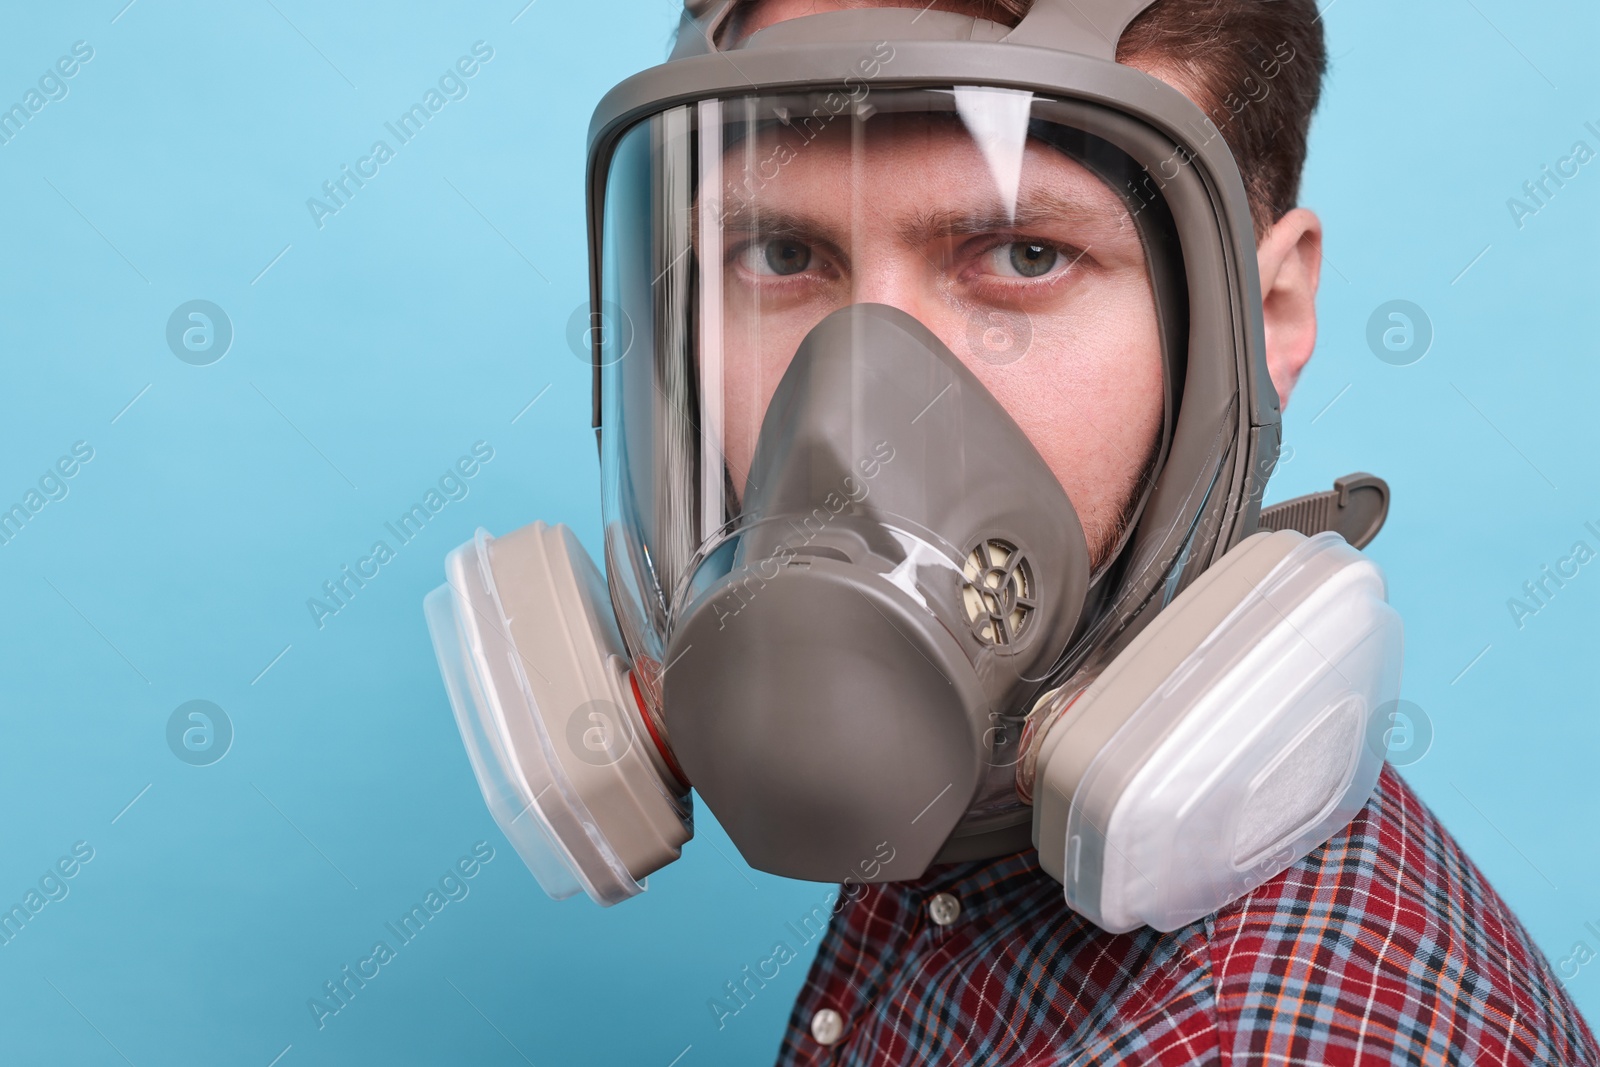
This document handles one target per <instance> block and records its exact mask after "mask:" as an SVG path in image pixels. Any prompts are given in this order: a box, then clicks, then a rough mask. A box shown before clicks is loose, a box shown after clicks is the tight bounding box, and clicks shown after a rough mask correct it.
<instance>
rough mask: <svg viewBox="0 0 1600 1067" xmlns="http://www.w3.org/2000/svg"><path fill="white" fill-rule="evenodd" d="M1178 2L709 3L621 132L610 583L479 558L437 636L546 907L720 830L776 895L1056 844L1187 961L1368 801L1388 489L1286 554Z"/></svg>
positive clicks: (608, 276)
mask: <svg viewBox="0 0 1600 1067" xmlns="http://www.w3.org/2000/svg"><path fill="white" fill-rule="evenodd" d="M1148 2H1149V0H1102V2H1099V3H1092V2H1089V0H1077V2H1070V0H1038V2H1036V3H1035V4H1034V7H1033V9H1032V11H1031V12H1030V13H1029V14H1028V16H1027V17H1025V18H1024V19H1023V20H1022V22H1021V23H1020V24H1019V25H1018V26H1016V27H1015V28H1008V27H1004V26H1000V25H997V24H993V23H989V22H985V21H982V20H978V19H974V18H970V17H966V16H957V15H953V14H950V13H948V12H937V11H928V10H924V11H921V12H919V11H918V10H916V9H909V10H908V9H893V8H885V9H852V10H849V11H843V12H835V13H829V14H818V15H810V16H806V17H803V18H798V19H795V20H792V21H790V22H784V23H779V24H777V25H774V26H771V27H769V28H766V29H762V30H760V31H759V32H755V33H752V34H749V35H748V36H742V35H740V34H739V33H737V32H735V31H734V30H733V29H731V28H730V26H729V23H728V20H729V17H730V14H731V13H732V11H733V8H734V7H735V5H732V4H729V3H725V2H716V0H713V2H695V3H691V4H690V5H689V9H688V11H686V13H685V16H684V21H683V25H682V28H681V30H680V35H679V41H678V46H677V50H676V52H675V54H674V56H673V58H672V59H671V60H670V61H669V62H667V63H666V64H664V65H662V66H660V67H657V68H654V69H652V70H649V71H645V72H644V73H642V74H639V75H637V76H635V77H633V78H631V79H629V80H627V81H625V82H623V83H622V84H621V85H619V86H618V87H617V88H616V89H614V90H612V92H611V93H610V94H608V95H607V96H606V98H605V99H604V100H603V101H602V102H601V104H600V106H599V108H598V110H597V112H596V115H595V119H594V122H593V125H592V128H591V136H590V162H589V190H590V193H589V202H590V213H589V222H590V262H591V279H590V280H591V307H592V308H593V309H594V315H593V317H592V322H593V325H594V328H593V329H592V330H591V331H590V340H591V341H592V342H593V343H592V349H591V354H592V359H593V365H594V374H595V379H594V388H595V408H594V418H595V427H596V432H597V436H598V441H599V446H600V457H601V480H602V489H603V497H602V502H603V518H604V534H603V537H604V545H603V548H604V564H605V574H604V576H603V577H602V574H601V572H600V569H599V568H598V567H597V566H596V565H595V563H594V562H593V561H592V559H591V558H590V556H589V555H588V554H587V553H586V551H585V550H584V548H583V547H582V546H581V545H580V544H579V543H578V540H577V538H576V537H575V536H574V535H573V533H572V532H571V530H570V529H568V528H567V527H565V526H560V525H555V526H549V525H546V524H544V523H542V522H535V523H533V524H532V525H530V526H527V527H524V528H522V529H520V530H517V531H514V532H512V533H509V534H507V535H505V536H502V537H492V536H490V535H489V534H488V533H486V532H484V531H482V530H480V531H479V532H478V534H477V536H476V537H475V538H474V539H473V540H472V541H471V542H469V543H468V544H466V545H463V546H462V547H460V548H458V549H456V550H455V551H454V552H452V553H451V554H450V555H449V557H448V558H447V560H446V564H445V571H446V582H445V584H444V585H442V586H440V587H439V588H438V589H436V590H435V591H434V592H433V593H431V594H430V595H429V596H428V597H427V600H426V603H425V611H426V615H427V619H428V624H429V628H430V630H431V632H432V635H433V641H434V647H435V651H436V653H437V655H438V658H439V663H440V666H441V669H442V672H443V674H444V678H445V682H446V688H447V690H448V692H449V695H450V700H451V703H452V706H453V707H454V710H455V715H456V719H457V723H458V725H459V726H460V729H461V734H462V737H463V740H464V742H465V744H466V748H467V752H468V755H469V757H470V758H471V762H472V765H473V768H474V770H475V772H476V774H477V777H478V781H479V784H480V786H481V787H482V790H483V794H484V797H485V800H486V801H487V802H488V805H489V808H490V810H491V812H492V813H493V815H494V817H495V819H496V821H497V822H498V823H499V825H500V827H501V829H502V830H503V831H504V832H505V834H506V836H507V837H508V838H509V840H510V841H511V842H512V844H513V845H514V846H515V847H516V849H517V851H518V853H519V854H520V855H521V856H522V858H523V859H524V861H525V862H526V863H527V865H528V867H529V868H530V869H531V870H532V871H533V873H534V875H535V876H536V877H537V879H538V881H539V883H540V885H541V886H542V887H543V888H544V889H545V890H546V891H547V892H548V893H549V894H550V895H551V896H554V897H557V898H561V897H565V896H569V895H571V894H574V893H577V892H579V891H582V892H584V893H586V894H587V895H588V896H589V897H591V898H592V899H594V900H595V901H597V902H599V903H601V904H613V903H616V902H618V901H620V900H624V899H626V898H628V897H630V896H632V895H634V894H636V893H638V892H640V891H641V890H642V889H643V888H644V887H645V880H646V876H647V875H649V874H650V873H652V872H654V871H656V870H659V869H660V868H662V867H663V866H665V865H667V864H669V863H671V862H672V861H673V860H675V859H676V858H678V856H679V854H680V850H681V849H682V847H683V845H684V843H685V842H686V841H687V840H688V839H689V837H690V836H691V835H692V832H693V818H692V810H693V809H692V800H691V790H693V791H695V792H698V793H699V794H700V798H701V800H702V801H703V802H704V803H705V804H706V805H707V806H708V807H709V808H710V809H711V811H712V812H713V813H714V814H715V815H716V817H717V819H718V820H719V822H720V823H721V825H722V826H723V827H724V828H725V829H726V831H727V832H728V835H729V837H730V838H731V840H732V841H733V843H734V844H735V845H736V846H737V847H738V849H739V851H740V853H741V854H742V855H743V856H744V858H745V859H746V860H747V861H748V862H749V863H750V864H751V865H752V866H754V867H756V868H758V869H760V870H764V871H768V872H772V873H775V874H780V875H785V876H788V877H794V878H801V879H810V880H817V881H852V882H884V881H897V880H906V879H914V878H917V877H919V876H921V875H922V874H923V873H924V871H926V870H927V869H928V867H929V866H930V865H932V864H936V863H945V862H953V861H958V860H966V859H977V858H982V857H987V856H998V855H1004V854H1007V853H1009V852H1015V851H1019V850H1021V849H1026V848H1029V847H1033V848H1036V849H1037V850H1038V854H1039V857H1040V861H1041V864H1042V866H1043V867H1044V869H1045V870H1046V871H1048V872H1049V873H1050V874H1051V875H1052V876H1053V877H1055V878H1057V879H1058V880H1060V881H1061V882H1062V885H1063V887H1064V893H1065V899H1066V902H1067V904H1068V905H1069V906H1071V907H1072V908H1073V909H1075V910H1076V911H1078V912H1080V913H1082V914H1083V915H1084V916H1086V917H1087V918H1089V919H1090V920H1092V921H1094V922H1095V923H1097V924H1099V925H1100V926H1102V927H1104V928H1105V929H1107V930H1111V931H1114V932H1121V931H1126V930H1131V929H1134V928H1136V927H1138V926H1141V925H1151V926H1154V927H1157V928H1159V929H1164V930H1170V929H1175V928H1176V927H1178V926H1180V925H1183V924H1185V923H1188V922H1192V921H1194V920H1195V919H1197V918H1199V917H1201V916H1203V915H1206V914H1209V913H1210V912H1213V911H1215V910H1216V909H1218V908H1220V907H1221V906H1223V905H1224V904H1226V903H1228V902H1229V901H1231V900H1234V899H1236V898H1238V897H1239V896H1241V895H1243V894H1245V893H1248V892H1250V891H1251V890H1252V889H1254V888H1255V887H1256V886H1258V885H1260V884H1261V883H1262V882H1263V881H1265V880H1267V879H1269V878H1271V877H1273V876H1274V875H1276V874H1278V873H1279V872H1281V871H1282V870H1284V869H1285V868H1286V867H1287V866H1288V865H1290V864H1292V863H1294V862H1296V861H1297V860H1299V859H1300V858H1302V857H1303V856H1305V855H1306V854H1307V853H1308V852H1310V851H1311V850H1312V849H1314V848H1316V847H1318V846H1319V845H1321V844H1323V843H1324V842H1326V841H1327V840H1328V839H1329V838H1330V837H1331V836H1332V835H1334V834H1335V833H1337V832H1338V831H1339V830H1340V829H1341V828H1342V827H1344V826H1345V825H1346V824H1347V823H1348V822H1349V821H1350V819H1352V818H1353V817H1354V816H1355V814H1356V812H1357V811H1359V809H1360V808H1361V807H1362V805H1363V804H1365V802H1366V800H1367V798H1368V797H1369V796H1370V795H1371V792H1372V789H1373V787H1374V785H1375V783H1376V781H1377V776H1378V773H1379V771H1380V769H1381V766H1382V762H1383V755H1384V751H1383V746H1382V744H1381V743H1376V744H1375V743H1374V742H1373V740H1372V739H1373V738H1375V737H1377V738H1381V737H1383V736H1384V735H1383V733H1382V730H1381V725H1382V722H1383V721H1384V720H1383V717H1384V715H1385V713H1386V711H1387V710H1388V709H1387V708H1386V705H1389V704H1391V703H1392V702H1393V701H1394V700H1396V699H1397V697H1398V695H1399V683H1400V662H1401V626H1400V621H1399V618H1398V616H1397V615H1396V614H1395V612H1394V611H1393V610H1392V609H1391V608H1390V607H1389V605H1388V604H1387V601H1386V592H1385V585H1384V580H1383V576H1382V574H1381V573H1380V571H1379V569H1378V568H1377V566H1376V565H1375V564H1374V563H1373V562H1372V561H1371V560H1369V559H1368V558H1366V557H1365V556H1364V555H1362V553H1361V552H1360V551H1359V548H1360V547H1362V546H1363V545H1365V544H1366V542H1367V541H1368V540H1370V539H1371V537H1372V536H1373V535H1375V534H1376V532H1377V529H1378V527H1379V526H1380V525H1381V524H1382V521H1383V518H1384V514H1385V512H1386V509H1387V502H1388V491H1387V488H1386V487H1385V486H1384V485H1383V483H1382V482H1381V481H1380V480H1378V479H1376V478H1373V477H1371V476H1368V475H1354V476H1351V477H1349V478H1346V479H1342V480H1341V481H1340V482H1338V483H1336V486H1335V489H1334V490H1333V491H1332V492H1329V493H1322V494H1314V495H1313V496H1311V497H1304V498H1300V499H1298V500H1295V501H1290V502H1288V503H1286V504H1282V505H1278V506H1276V507H1274V508H1270V509H1267V510H1266V511H1263V510H1262V509H1261V506H1260V504H1261V497H1262V493H1263V490H1264V487H1265V484H1266V481H1267V478H1268V476H1269V475H1270V473H1271V471H1272V467H1273V465H1274V462H1275V460H1276V456H1277V452H1278V440H1279V419H1278V408H1277V397H1276V394H1275V392H1274V390H1273V388H1272V384H1271V382H1270V381H1269V379H1268V377H1267V372H1266V366H1265V357H1264V353H1263V345H1264V343H1263V336H1262V323H1261V295H1260V287H1259V281H1258V279H1257V278H1256V274H1255V248H1254V239H1253V230H1252V226H1251V219H1250V214H1249V208H1248V204H1247V202H1246V198H1245V194H1244V189H1243V185H1242V183H1241V180H1240V177H1239V173H1238V170H1237V168H1236V166H1235V164H1234V162H1233V160H1232V158H1231V157H1230V156H1229V155H1228V152H1227V150H1226V148H1225V146H1224V145H1223V142H1222V140H1221V137H1220V136H1219V134H1218V131H1217V129H1216V127H1215V125H1213V124H1211V122H1210V120H1209V119H1208V118H1207V117H1206V116H1205V115H1204V114H1203V113H1202V112H1201V111H1200V110H1199V109H1198V108H1197V107H1196V106H1195V105H1194V104H1193V103H1191V102H1190V101H1189V100H1187V99H1186V98H1185V97H1184V96H1183V95H1182V94H1180V93H1178V92H1177V91H1176V90H1174V89H1172V88H1170V87H1168V86H1166V85H1163V84H1162V83H1160V82H1158V81H1156V80H1155V79H1152V78H1150V77H1149V76H1147V75H1145V74H1142V73H1140V72H1138V71H1135V70H1132V69H1130V68H1128V67H1124V66H1120V65H1118V64H1117V63H1115V62H1114V54H1115V40H1116V38H1117V36H1119V35H1120V33H1121V29H1122V27H1125V26H1126V25H1127V23H1128V22H1129V21H1131V20H1132V19H1133V18H1134V17H1135V16H1136V15H1137V14H1138V12H1139V11H1141V10H1143V8H1144V7H1146V6H1148ZM1119 389H1121V390H1122V392H1121V393H1118V392H1117V390H1119ZM1108 390H1110V392H1108ZM1129 398H1132V399H1129ZM1130 471H1131V472H1133V473H1134V474H1135V475H1136V476H1135V477H1131V478H1130V477H1129V472H1130ZM1118 472H1120V473H1118Z"/></svg>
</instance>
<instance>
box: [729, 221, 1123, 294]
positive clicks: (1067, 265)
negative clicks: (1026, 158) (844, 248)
mask: <svg viewBox="0 0 1600 1067" xmlns="http://www.w3.org/2000/svg"><path fill="white" fill-rule="evenodd" d="M784 239H785V238H782V237H775V236H757V237H752V238H749V239H747V240H745V241H743V242H741V243H739V244H738V245H735V246H734V247H733V248H731V249H730V250H729V251H728V254H727V258H728V263H729V264H731V265H738V266H741V267H744V269H745V270H746V272H747V273H749V274H751V275H753V276H754V277H756V278H759V279H761V281H760V282H759V284H761V285H767V286H772V285H796V284H801V283H803V282H804V281H807V280H811V279H812V278H813V277H814V275H813V268H807V269H805V270H802V271H800V272H799V273H797V274H793V275H783V274H769V273H764V272H760V271H755V270H751V269H750V268H749V267H748V266H746V262H747V257H749V256H750V255H751V254H752V253H756V254H759V253H760V252H761V250H762V249H764V248H765V246H766V245H767V244H768V243H770V242H772V241H780V240H784ZM790 240H793V241H794V242H795V243H797V244H804V245H806V246H807V247H808V248H810V249H811V251H812V256H813V257H814V258H815V259H818V260H820V261H821V262H822V263H824V264H831V263H833V262H835V261H836V258H837V257H836V256H835V255H834V254H833V252H832V249H831V248H828V247H827V246H825V245H822V244H820V243H813V242H809V241H806V240H804V239H803V238H790ZM978 242H982V246H981V247H979V248H978V249H977V250H976V251H970V249H971V246H972V245H973V244H974V243H978ZM1016 245H1039V246H1041V247H1043V248H1047V249H1050V250H1051V251H1053V252H1055V253H1056V254H1057V255H1058V256H1060V257H1061V261H1062V263H1061V265H1060V266H1053V267H1052V269H1051V272H1050V273H1048V274H1046V275H1041V276H1039V277H1037V278H1029V277H1026V276H1020V275H1019V276H1009V275H1007V276H1001V275H995V274H992V273H991V274H989V275H987V277H990V278H995V277H1004V281H1002V282H1001V283H1000V284H1002V285H1006V286H1009V287H1011V288H1020V287H1023V286H1054V285H1057V284H1060V282H1061V280H1062V279H1063V278H1064V277H1066V276H1067V275H1071V274H1076V273H1078V272H1079V270H1080V269H1081V267H1080V264H1082V263H1084V262H1085V261H1090V262H1092V260H1090V257H1089V256H1088V251H1087V250H1086V249H1080V248H1078V247H1077V246H1075V245H1070V244H1065V243H1062V242H1059V241H1051V240H1047V239H1044V238H1038V237H1030V236H1027V235H1025V234H984V235H982V236H981V237H978V238H974V239H970V240H969V241H968V242H967V245H966V247H965V248H962V249H958V250H957V254H956V256H954V257H952V258H954V259H961V258H968V259H970V260H971V261H973V262H981V261H982V260H983V259H984V258H985V257H987V256H990V255H992V254H993V253H995V252H998V251H1000V250H1002V249H1006V248H1011V247H1014V246H1016ZM962 253H966V255H965V256H963V255H962ZM963 273H965V272H963Z"/></svg>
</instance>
